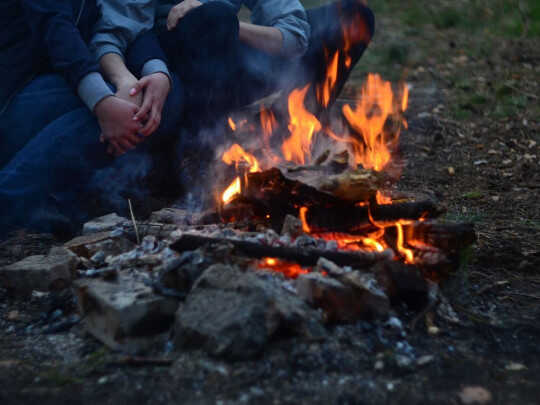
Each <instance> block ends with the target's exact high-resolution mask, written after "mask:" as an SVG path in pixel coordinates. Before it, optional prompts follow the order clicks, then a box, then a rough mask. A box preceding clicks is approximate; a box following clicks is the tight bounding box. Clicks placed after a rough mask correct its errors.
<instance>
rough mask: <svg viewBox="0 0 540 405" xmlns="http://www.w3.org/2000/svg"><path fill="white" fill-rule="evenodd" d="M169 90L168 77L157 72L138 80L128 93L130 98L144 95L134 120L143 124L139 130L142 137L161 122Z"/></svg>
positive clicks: (152, 131)
mask: <svg viewBox="0 0 540 405" xmlns="http://www.w3.org/2000/svg"><path fill="white" fill-rule="evenodd" d="M170 89H171V83H170V81H169V77H168V76H167V75H166V74H165V73H161V72H157V73H152V74H151V75H148V76H145V77H143V78H142V79H140V80H139V81H138V82H137V83H136V84H135V86H133V88H132V89H131V91H130V93H129V94H130V96H132V97H133V96H137V95H141V94H144V96H143V104H142V106H141V108H140V110H139V112H137V114H135V117H134V119H135V120H137V121H139V122H144V120H145V119H146V117H147V116H148V119H147V120H146V122H145V124H144V126H143V127H142V128H141V129H140V130H139V133H140V134H142V135H144V136H149V135H151V134H153V133H154V131H155V130H156V129H158V127H159V124H160V122H161V111H162V110H163V105H164V104H165V100H167V95H168V94H169V90H170Z"/></svg>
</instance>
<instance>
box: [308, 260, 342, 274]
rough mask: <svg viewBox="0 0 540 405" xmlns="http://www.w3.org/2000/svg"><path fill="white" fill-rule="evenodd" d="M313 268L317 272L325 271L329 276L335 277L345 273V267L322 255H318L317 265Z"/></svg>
mask: <svg viewBox="0 0 540 405" xmlns="http://www.w3.org/2000/svg"><path fill="white" fill-rule="evenodd" d="M313 270H314V271H316V272H319V273H327V274H328V275H329V276H331V277H335V278H339V277H341V276H344V275H345V273H347V272H346V271H345V269H343V268H342V267H340V266H338V265H337V264H335V263H334V262H332V261H330V260H328V259H326V258H324V257H319V260H317V265H316V266H315V268H314V269H313Z"/></svg>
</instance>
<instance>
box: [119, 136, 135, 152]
mask: <svg viewBox="0 0 540 405" xmlns="http://www.w3.org/2000/svg"><path fill="white" fill-rule="evenodd" d="M117 143H118V145H120V146H121V147H122V149H123V150H124V151H125V152H127V151H128V150H131V149H134V148H135V146H137V144H136V143H132V142H131V141H129V140H128V139H126V138H120V139H118V140H117Z"/></svg>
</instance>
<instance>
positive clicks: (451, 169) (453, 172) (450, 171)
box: [448, 166, 456, 176]
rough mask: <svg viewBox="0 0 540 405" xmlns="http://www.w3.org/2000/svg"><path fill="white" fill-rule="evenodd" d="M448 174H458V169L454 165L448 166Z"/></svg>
mask: <svg viewBox="0 0 540 405" xmlns="http://www.w3.org/2000/svg"><path fill="white" fill-rule="evenodd" d="M448 174H449V175H450V176H453V175H454V174H456V169H454V168H453V167H452V166H450V167H449V168H448Z"/></svg>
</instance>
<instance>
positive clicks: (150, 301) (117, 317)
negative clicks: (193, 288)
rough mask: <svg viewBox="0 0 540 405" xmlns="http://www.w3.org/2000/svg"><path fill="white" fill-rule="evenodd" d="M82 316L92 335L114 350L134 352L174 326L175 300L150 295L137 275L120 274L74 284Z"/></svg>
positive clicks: (176, 305)
mask: <svg viewBox="0 0 540 405" xmlns="http://www.w3.org/2000/svg"><path fill="white" fill-rule="evenodd" d="M74 291H75V293H76V294H77V298H78V305H79V310H80V312H81V315H82V316H83V317H84V322H85V326H86V328H87V330H88V332H90V333H91V334H92V335H94V336H95V337H96V338H97V339H99V340H101V341H102V342H103V343H105V344H106V345H107V346H109V347H110V348H112V349H115V350H122V351H124V352H128V353H137V352H140V351H141V350H144V349H146V348H147V347H148V346H149V345H151V344H152V339H151V337H152V336H155V335H158V334H160V333H162V332H165V331H167V330H168V329H169V328H170V326H171V325H172V323H173V319H174V313H175V312H176V309H177V308H178V301H177V300H175V299H171V298H166V297H163V296H159V295H156V294H154V293H153V291H152V288H150V287H149V286H147V285H146V284H144V283H143V281H142V279H140V277H138V275H137V274H136V273H129V272H122V273H120V274H119V276H118V277H117V278H116V279H115V280H113V281H105V280H100V279H85V280H77V281H75V282H74Z"/></svg>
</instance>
